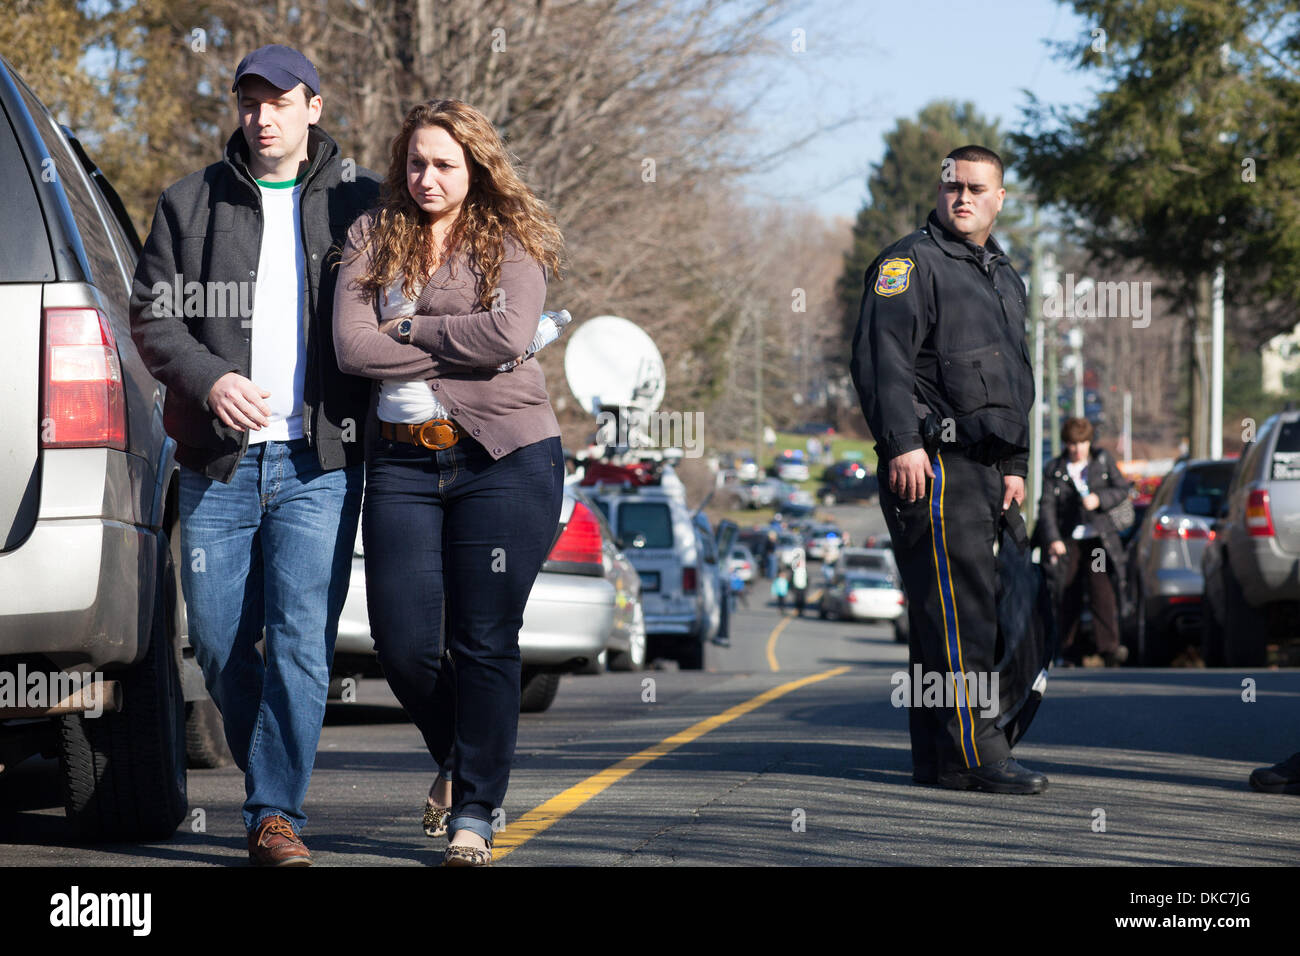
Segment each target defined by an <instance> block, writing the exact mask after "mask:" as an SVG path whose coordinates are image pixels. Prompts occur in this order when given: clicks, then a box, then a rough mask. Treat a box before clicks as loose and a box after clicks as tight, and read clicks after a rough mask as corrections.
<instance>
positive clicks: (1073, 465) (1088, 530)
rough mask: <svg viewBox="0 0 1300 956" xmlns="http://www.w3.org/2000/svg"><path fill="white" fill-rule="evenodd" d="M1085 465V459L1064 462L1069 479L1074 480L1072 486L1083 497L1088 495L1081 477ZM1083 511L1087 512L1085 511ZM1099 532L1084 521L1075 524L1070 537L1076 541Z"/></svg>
mask: <svg viewBox="0 0 1300 956" xmlns="http://www.w3.org/2000/svg"><path fill="white" fill-rule="evenodd" d="M1087 467H1088V461H1087V459H1085V460H1083V461H1067V462H1066V463H1065V470H1066V471H1067V472H1069V473H1070V480H1071V481H1072V482H1074V487H1075V488H1077V489H1078V490H1079V495H1080V497H1083V498H1086V497H1087V496H1088V482H1086V481H1084V478H1083V470H1084V469H1085V468H1087ZM1084 513H1085V514H1087V512H1086V511H1085V512H1084ZM1099 533H1100V532H1098V531H1097V529H1096V528H1094V527H1093V526H1092V524H1091V523H1089V522H1084V523H1083V524H1080V525H1076V526H1075V528H1074V533H1073V534H1071V535H1070V537H1072V538H1074V540H1076V541H1082V540H1083V539H1084V538H1095V537H1097V535H1098V534H1099Z"/></svg>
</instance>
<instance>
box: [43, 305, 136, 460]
mask: <svg viewBox="0 0 1300 956" xmlns="http://www.w3.org/2000/svg"><path fill="white" fill-rule="evenodd" d="M44 317H45V382H44V390H45V400H44V403H43V406H42V410H41V447H42V448H116V449H118V450H120V451H125V450H126V397H125V395H124V393H123V387H122V363H121V360H120V359H119V358H118V355H117V341H116V340H115V339H114V338H113V331H112V329H110V328H109V325H108V319H107V318H106V317H105V316H104V314H103V313H102V312H100V311H99V310H98V309H46V310H45V316H44Z"/></svg>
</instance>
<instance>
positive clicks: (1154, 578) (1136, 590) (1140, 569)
mask: <svg viewBox="0 0 1300 956" xmlns="http://www.w3.org/2000/svg"><path fill="white" fill-rule="evenodd" d="M1235 465H1236V462H1234V461H1224V460H1197V461H1181V462H1179V463H1178V464H1177V465H1175V466H1174V469H1173V470H1172V471H1171V472H1169V474H1168V475H1166V476H1165V478H1164V481H1162V482H1161V483H1160V487H1159V488H1158V489H1157V490H1156V493H1155V494H1154V495H1153V496H1152V498H1151V504H1150V505H1149V506H1148V507H1147V510H1146V514H1145V516H1144V517H1143V519H1142V524H1141V525H1140V526H1139V527H1138V529H1137V531H1136V532H1135V533H1134V535H1133V538H1132V540H1131V541H1130V542H1129V546H1128V567H1127V573H1128V580H1129V587H1130V588H1131V589H1132V590H1131V595H1132V598H1133V606H1134V615H1133V622H1132V627H1131V630H1132V634H1133V638H1132V641H1133V659H1134V662H1135V663H1136V664H1138V665H1140V666H1143V667H1150V666H1160V665H1165V664H1168V663H1169V662H1170V660H1171V659H1172V658H1173V657H1174V656H1175V655H1176V654H1178V653H1179V651H1180V650H1181V649H1182V648H1183V647H1184V646H1186V644H1187V643H1188V641H1189V640H1190V639H1191V638H1192V637H1193V636H1195V637H1198V638H1199V630H1200V627H1201V596H1202V593H1203V592H1204V588H1205V577H1204V575H1203V573H1202V571H1201V558H1202V555H1203V553H1204V551H1205V546H1206V545H1207V544H1208V543H1209V542H1210V541H1211V540H1212V539H1213V538H1214V536H1215V532H1214V530H1213V528H1212V526H1213V524H1214V520H1215V517H1216V516H1217V515H1218V513H1219V510H1220V508H1222V506H1223V502H1224V496H1225V495H1226V494H1227V491H1228V482H1229V481H1230V480H1231V478H1232V471H1233V468H1234V467H1235Z"/></svg>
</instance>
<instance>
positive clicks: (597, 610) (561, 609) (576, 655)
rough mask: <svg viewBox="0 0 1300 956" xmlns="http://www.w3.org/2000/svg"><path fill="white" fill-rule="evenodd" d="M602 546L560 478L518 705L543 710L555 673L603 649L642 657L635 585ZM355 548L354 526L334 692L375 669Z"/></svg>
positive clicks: (522, 635) (596, 520)
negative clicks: (557, 519)
mask: <svg viewBox="0 0 1300 956" xmlns="http://www.w3.org/2000/svg"><path fill="white" fill-rule="evenodd" d="M606 547H607V545H606V537H605V535H604V534H602V531H601V520H600V515H599V514H598V513H597V510H596V508H595V507H594V505H592V504H591V502H590V500H589V499H587V498H586V496H585V495H583V494H582V493H581V492H580V491H578V490H577V489H576V488H574V487H573V486H571V485H566V486H565V490H564V504H563V506H562V508H561V511H560V523H559V527H558V528H557V530H556V539H555V543H554V544H553V545H552V546H551V553H550V556H549V557H548V558H547V561H546V563H545V564H543V565H542V570H541V573H539V574H538V575H537V580H536V582H535V583H534V584H533V589H532V591H531V592H529V595H528V603H527V605H526V606H525V607H524V623H523V627H522V628H521V629H520V631H519V653H520V657H521V658H522V661H523V671H522V674H521V685H522V694H521V697H520V706H519V709H520V710H522V711H524V712H533V711H542V710H546V709H547V708H548V707H550V706H551V703H552V702H553V701H554V700H555V696H556V693H557V691H558V690H559V686H560V676H561V675H562V674H566V673H574V672H577V671H582V670H586V669H594V668H595V664H596V662H597V661H598V660H599V659H600V658H601V656H602V655H605V654H607V652H608V651H610V650H611V648H612V650H613V656H614V661H613V664H614V666H615V667H616V668H620V667H621V668H628V669H630V668H631V667H633V666H638V667H639V666H641V664H642V663H643V662H644V659H645V635H644V618H643V616H642V612H641V610H640V603H641V602H640V597H639V594H637V593H636V592H635V591H633V590H631V588H633V587H635V585H629V584H628V583H627V582H626V580H625V577H626V575H624V577H622V578H621V577H620V574H619V570H618V568H617V567H616V566H615V563H614V562H613V561H612V560H611V559H610V557H609V556H608V555H607V554H606ZM362 548H363V545H362V540H361V535H360V534H359V533H358V535H357V543H356V551H355V553H354V555H353V558H352V577H351V580H350V581H349V584H348V597H347V601H346V603H345V604H344V606H343V614H342V616H341V617H340V619H339V633H338V640H337V642H336V643H335V647H334V670H333V672H334V675H335V685H334V690H335V691H336V692H337V691H338V690H339V689H340V681H341V680H342V679H343V678H346V677H349V676H353V675H356V674H378V673H379V671H378V670H377V667H376V658H375V642H374V639H373V638H372V637H371V636H370V618H369V614H368V613H367V610H366V568H365V559H364V551H363V550H362ZM623 656H626V658H627V660H626V661H624V660H623ZM336 695H337V694H336Z"/></svg>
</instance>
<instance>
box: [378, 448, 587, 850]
mask: <svg viewBox="0 0 1300 956" xmlns="http://www.w3.org/2000/svg"><path fill="white" fill-rule="evenodd" d="M563 496H564V458H563V453H562V450H561V447H560V439H559V438H558V437H557V438H545V439H542V440H541V441H539V442H534V443H533V444H531V445H525V446H524V447H523V448H519V449H517V450H515V451H513V452H511V453H510V454H508V455H506V456H505V457H503V458H501V459H498V460H494V459H493V458H492V457H491V456H490V455H489V454H488V453H487V451H486V450H485V449H484V448H483V446H481V445H480V444H479V443H478V442H476V441H475V440H474V439H473V438H469V437H465V438H462V439H461V440H460V441H459V442H457V443H456V444H455V445H453V446H451V447H450V448H447V449H444V450H442V451H429V450H427V449H425V448H422V447H420V446H417V445H408V444H404V443H399V442H392V441H386V440H383V439H381V440H380V441H379V443H378V446H377V448H376V450H375V452H374V454H373V457H372V458H371V459H370V460H369V461H368V462H367V464H366V501H365V506H364V510H363V514H362V519H361V530H362V538H363V540H364V542H365V551H366V603H367V606H368V608H369V612H370V632H371V635H372V636H373V637H374V640H375V649H376V651H377V652H378V654H379V662H380V664H381V665H382V666H383V669H384V676H385V677H386V678H388V683H389V685H390V686H391V687H392V688H393V693H394V694H395V695H396V696H397V699H398V700H399V701H401V703H402V706H403V707H404V708H405V709H406V712H407V713H408V714H409V715H410V717H411V720H412V721H414V723H415V725H416V726H417V727H418V728H419V730H420V733H421V734H422V735H423V736H424V741H425V745H426V746H427V747H428V748H429V753H430V754H431V755H432V757H433V759H434V761H435V762H436V763H437V764H438V766H439V768H440V771H441V773H442V774H443V775H444V776H446V775H447V774H448V772H450V776H451V781H452V794H451V797H452V811H451V819H450V820H449V822H448V827H449V832H451V833H452V834H454V833H455V832H456V831H457V830H469V831H471V832H473V833H477V834H478V835H479V836H481V837H483V839H485V840H487V841H489V842H490V841H491V840H492V834H493V826H492V825H493V822H494V821H495V820H496V819H497V817H496V814H497V811H498V809H499V808H500V807H501V806H502V805H503V803H504V801H505V795H506V786H507V784H508V783H509V780H510V762H511V760H512V759H513V758H514V753H515V739H516V734H517V731H518V726H519V672H520V659H519V628H520V627H521V626H522V624H523V615H524V605H525V604H526V603H527V602H528V592H529V591H531V590H532V587H533V582H534V581H535V580H536V579H537V575H538V572H540V571H541V568H542V564H543V563H544V562H545V560H546V556H547V554H548V553H549V552H550V549H551V543H552V541H553V540H554V538H555V532H556V529H557V525H558V523H559V518H560V506H561V504H562V502H563ZM444 616H445V618H446V632H445V634H444V632H443V630H442V626H441V621H442V619H443V617H444Z"/></svg>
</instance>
